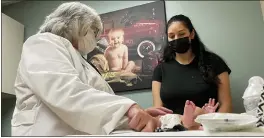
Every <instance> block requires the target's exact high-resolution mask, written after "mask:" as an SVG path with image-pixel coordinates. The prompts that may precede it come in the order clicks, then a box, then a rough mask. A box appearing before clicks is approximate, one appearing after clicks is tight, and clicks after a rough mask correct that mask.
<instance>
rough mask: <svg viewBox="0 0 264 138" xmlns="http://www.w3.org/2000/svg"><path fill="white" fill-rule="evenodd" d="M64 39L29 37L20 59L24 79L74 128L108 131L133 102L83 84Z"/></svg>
mask: <svg viewBox="0 0 264 138" xmlns="http://www.w3.org/2000/svg"><path fill="white" fill-rule="evenodd" d="M65 41H66V40H65V39H64V42H63V39H62V38H60V37H54V36H45V35H43V36H42V35H40V36H33V37H32V38H29V39H28V40H27V41H26V42H25V44H24V47H23V53H22V56H21V61H22V62H21V63H20V64H22V67H23V69H22V70H23V72H24V73H23V74H24V75H25V76H24V77H23V78H24V81H25V82H26V83H27V84H28V85H29V87H30V88H31V89H32V90H33V91H34V92H35V94H36V95H37V96H38V97H39V98H40V99H41V101H43V102H44V103H45V104H46V105H47V106H48V107H49V108H50V109H51V110H52V111H53V112H54V113H55V114H56V115H57V116H58V117H59V118H61V119H62V120H63V121H64V122H66V123H67V124H68V125H70V126H71V127H73V128H74V129H76V130H79V131H82V132H86V133H88V134H109V133H110V132H111V131H113V130H114V129H115V127H116V125H117V124H118V122H119V121H120V120H121V119H122V118H124V116H125V114H126V112H127V110H128V109H129V107H130V106H131V105H133V104H134V103H135V102H134V101H132V100H130V99H128V98H125V97H122V96H117V95H114V94H110V93H107V92H104V91H99V90H96V89H94V88H93V87H92V86H89V85H87V84H84V83H83V82H82V81H81V80H80V78H79V74H78V72H77V70H76V69H75V68H74V66H73V63H72V60H71V55H70V53H69V52H68V51H67V49H66V48H65V46H67V42H68V46H72V45H71V44H69V41H66V42H65ZM102 83H105V82H102ZM102 85H103V84H102Z"/></svg>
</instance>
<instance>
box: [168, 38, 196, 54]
mask: <svg viewBox="0 0 264 138" xmlns="http://www.w3.org/2000/svg"><path fill="white" fill-rule="evenodd" d="M190 46H191V44H190V41H189V37H184V38H179V39H175V40H172V41H170V42H169V47H170V48H171V49H172V50H173V51H174V52H176V53H180V54H182V53H186V52H187V51H188V50H189V49H190Z"/></svg>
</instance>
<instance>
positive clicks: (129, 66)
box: [125, 61, 135, 72]
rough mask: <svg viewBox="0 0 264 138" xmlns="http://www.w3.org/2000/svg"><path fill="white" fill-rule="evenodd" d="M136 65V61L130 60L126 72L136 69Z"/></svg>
mask: <svg viewBox="0 0 264 138" xmlns="http://www.w3.org/2000/svg"><path fill="white" fill-rule="evenodd" d="M134 67H135V62H134V61H129V62H128V63H127V66H126V68H125V72H132V70H133V69H134Z"/></svg>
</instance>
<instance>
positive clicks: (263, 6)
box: [260, 1, 264, 20]
mask: <svg viewBox="0 0 264 138" xmlns="http://www.w3.org/2000/svg"><path fill="white" fill-rule="evenodd" d="M260 5H261V11H262V16H263V20H264V1H260Z"/></svg>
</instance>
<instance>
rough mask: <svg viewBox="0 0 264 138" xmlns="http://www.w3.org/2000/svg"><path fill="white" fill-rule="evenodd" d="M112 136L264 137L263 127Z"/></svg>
mask: <svg viewBox="0 0 264 138" xmlns="http://www.w3.org/2000/svg"><path fill="white" fill-rule="evenodd" d="M111 135H112V136H264V127H260V128H255V129H250V130H243V131H236V132H210V133H208V132H205V131H201V130H197V131H179V132H159V133H147V132H134V131H130V130H125V131H122V130H121V131H115V132H113V133H112V134H111Z"/></svg>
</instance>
